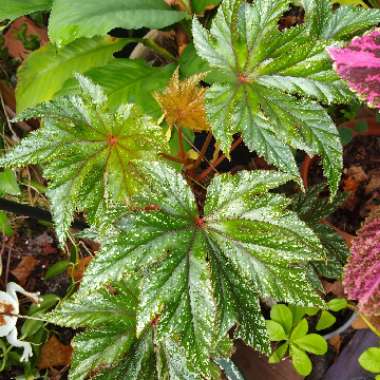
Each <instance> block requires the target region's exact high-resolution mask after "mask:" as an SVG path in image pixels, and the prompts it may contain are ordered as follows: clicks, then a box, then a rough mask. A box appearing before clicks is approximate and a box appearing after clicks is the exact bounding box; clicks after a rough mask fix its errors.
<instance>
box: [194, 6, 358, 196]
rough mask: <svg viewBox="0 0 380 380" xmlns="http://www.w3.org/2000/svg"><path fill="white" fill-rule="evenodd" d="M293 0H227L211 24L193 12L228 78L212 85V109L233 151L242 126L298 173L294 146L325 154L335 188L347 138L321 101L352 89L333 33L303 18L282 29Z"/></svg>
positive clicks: (224, 145)
mask: <svg viewBox="0 0 380 380" xmlns="http://www.w3.org/2000/svg"><path fill="white" fill-rule="evenodd" d="M289 3H290V1H288V0H279V1H271V0H257V1H255V2H254V3H252V4H247V3H245V2H243V3H242V2H241V1H239V0H224V1H223V3H222V4H221V6H220V8H219V10H218V13H217V15H216V17H215V18H214V20H213V22H212V25H211V29H210V31H208V30H206V29H205V28H204V27H202V26H201V24H200V22H199V21H198V20H197V19H194V20H193V35H194V44H195V47H196V49H197V52H198V55H199V56H200V57H202V58H203V59H204V60H206V61H207V62H208V63H209V65H210V66H211V67H212V68H213V69H215V70H217V71H219V72H221V73H222V74H223V76H222V77H223V78H224V80H223V81H219V82H217V83H214V84H213V85H212V86H211V88H210V89H209V90H208V91H207V94H206V109H207V113H208V117H209V120H210V122H211V125H212V129H213V133H214V135H215V137H216V140H217V142H218V143H219V145H220V147H221V149H222V150H223V151H224V152H225V153H227V154H228V153H229V149H230V145H231V142H232V138H233V135H234V134H235V133H241V134H242V137H243V139H244V142H245V144H246V145H247V146H248V148H249V149H250V150H254V151H256V152H257V153H258V154H259V155H261V156H263V157H264V158H265V159H266V160H267V162H269V163H271V164H273V165H275V166H277V167H278V168H279V169H280V170H281V171H284V172H288V173H291V174H292V175H297V174H298V168H297V165H296V162H295V159H294V157H293V151H292V149H302V150H304V151H306V152H307V153H308V154H319V155H321V156H322V159H323V166H324V171H325V175H326V177H327V178H328V181H329V185H330V188H331V192H332V194H335V193H336V190H337V187H338V183H339V179H340V173H341V169H342V146H341V143H340V139H339V135H338V132H337V129H336V127H335V126H334V123H333V122H332V120H331V118H330V117H329V115H328V114H327V112H326V110H325V109H324V108H323V107H322V106H321V105H320V103H319V102H322V103H326V104H331V103H344V102H346V101H347V100H349V99H351V98H352V94H351V92H350V91H349V89H348V87H347V86H346V84H345V83H344V82H343V81H341V80H340V79H339V77H338V76H337V75H336V73H335V72H334V70H333V69H332V65H331V61H330V59H329V56H328V54H327V52H326V46H327V44H328V42H327V41H324V40H318V39H317V38H313V37H311V36H310V34H309V33H308V32H307V30H306V27H305V26H302V25H301V26H297V27H294V28H291V29H287V30H284V31H280V30H279V28H278V21H279V18H280V17H281V16H282V15H283V13H284V12H285V11H286V10H287V9H288V7H289Z"/></svg>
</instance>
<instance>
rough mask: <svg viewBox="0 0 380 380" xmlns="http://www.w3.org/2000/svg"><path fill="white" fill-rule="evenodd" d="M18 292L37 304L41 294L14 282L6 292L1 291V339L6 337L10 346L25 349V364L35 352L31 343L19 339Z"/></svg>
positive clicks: (22, 357)
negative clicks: (31, 291) (17, 324)
mask: <svg viewBox="0 0 380 380" xmlns="http://www.w3.org/2000/svg"><path fill="white" fill-rule="evenodd" d="M16 292H18V293H21V294H23V295H25V296H26V297H29V298H31V299H32V301H33V302H36V303H38V301H39V298H38V296H39V293H29V292H27V291H26V290H25V289H23V288H22V287H21V286H20V285H18V284H16V283H14V282H9V283H8V284H7V291H6V292H2V291H0V337H3V336H5V337H6V338H7V341H8V342H9V344H10V345H12V346H13V347H22V348H23V349H24V352H23V354H22V356H21V359H20V360H21V361H22V362H23V361H28V360H29V358H30V357H31V356H33V351H32V346H31V344H30V343H28V342H24V341H21V340H18V339H17V328H16V323H17V315H18V314H19V302H18V298H17V294H16ZM7 314H9V315H7Z"/></svg>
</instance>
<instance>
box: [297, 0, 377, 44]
mask: <svg viewBox="0 0 380 380" xmlns="http://www.w3.org/2000/svg"><path fill="white" fill-rule="evenodd" d="M302 3H303V6H304V8H305V25H306V29H307V30H308V33H309V35H310V36H313V37H318V38H322V39H326V40H347V39H349V38H352V37H354V36H357V35H360V34H362V33H363V32H365V31H366V30H367V29H369V28H370V27H372V26H375V25H377V24H378V23H379V22H380V9H371V8H369V9H368V8H362V7H356V6H346V5H341V6H339V8H338V9H337V10H335V11H333V4H334V1H331V0H302Z"/></svg>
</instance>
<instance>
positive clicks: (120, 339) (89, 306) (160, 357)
mask: <svg viewBox="0 0 380 380" xmlns="http://www.w3.org/2000/svg"><path fill="white" fill-rule="evenodd" d="M138 299H139V297H138V289H137V287H136V282H135V281H133V280H132V281H128V283H124V282H121V283H117V284H113V285H112V288H111V287H108V288H107V289H106V288H101V289H99V290H98V291H96V292H92V293H90V294H84V295H83V294H82V293H80V294H77V295H74V296H73V297H71V298H70V299H68V300H66V301H64V302H63V303H62V304H61V305H59V307H58V308H57V309H56V310H55V311H54V312H52V313H50V314H49V315H48V316H47V320H48V321H49V322H52V323H55V324H57V325H59V326H64V327H71V328H82V329H83V328H85V330H84V331H83V332H81V333H78V334H77V335H76V336H75V338H74V340H73V347H74V356H73V361H72V364H71V370H70V379H71V380H83V379H85V378H88V375H89V374H91V375H92V376H94V377H95V378H96V379H103V380H106V379H108V380H125V379H136V380H140V379H144V380H149V379H152V380H161V379H168V380H169V379H170V380H183V379H189V380H190V379H191V380H196V379H198V377H197V376H196V375H195V374H194V373H193V372H192V371H191V369H190V368H189V366H188V364H187V362H186V357H185V355H182V354H183V353H182V351H181V350H182V349H181V347H178V345H177V343H176V342H174V341H171V340H170V339H167V340H165V342H158V341H156V340H155V333H154V329H155V326H154V325H153V324H152V325H151V326H148V327H147V328H146V329H145V330H144V331H142V332H141V333H140V334H139V335H136V310H137V306H138ZM210 360H211V358H210ZM215 374H216V377H215V379H218V380H219V378H220V374H219V371H218V370H217V368H216V367H215ZM91 378H93V377H91ZM210 379H211V378H210Z"/></svg>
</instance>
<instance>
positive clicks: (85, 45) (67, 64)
mask: <svg viewBox="0 0 380 380" xmlns="http://www.w3.org/2000/svg"><path fill="white" fill-rule="evenodd" d="M124 44H125V43H124V42H123V40H118V39H116V38H111V37H99V38H93V39H86V38H83V39H80V40H78V41H75V42H73V43H72V44H70V45H68V46H65V47H64V48H63V49H60V50H57V48H56V47H55V46H54V45H52V44H47V45H45V46H43V47H41V48H40V49H38V50H36V51H34V52H33V53H32V54H30V55H29V57H28V58H27V59H26V61H25V62H24V63H23V64H22V65H21V66H20V69H19V71H18V83H17V89H16V98H17V111H18V112H22V111H24V110H25V109H26V108H29V107H33V106H35V105H36V104H39V103H41V102H44V101H47V100H51V99H52V98H53V96H54V95H55V94H56V93H57V92H58V91H59V90H60V89H61V87H62V86H63V84H64V83H65V81H66V80H67V79H69V78H71V77H72V76H73V74H74V73H83V72H85V71H87V70H89V69H91V68H93V67H96V66H103V65H105V64H106V63H107V62H109V61H111V60H112V59H113V53H115V52H116V51H118V50H120V49H121V48H122V47H123V46H124Z"/></svg>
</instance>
